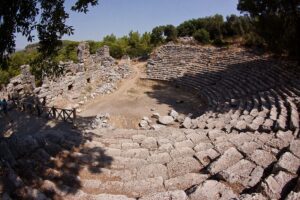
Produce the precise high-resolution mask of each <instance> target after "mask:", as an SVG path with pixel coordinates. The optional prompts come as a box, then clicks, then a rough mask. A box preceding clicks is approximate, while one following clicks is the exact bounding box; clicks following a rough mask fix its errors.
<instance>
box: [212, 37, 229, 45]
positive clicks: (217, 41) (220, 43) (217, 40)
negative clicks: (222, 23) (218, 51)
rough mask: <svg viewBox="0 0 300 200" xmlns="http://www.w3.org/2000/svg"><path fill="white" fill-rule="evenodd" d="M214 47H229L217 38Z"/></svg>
mask: <svg viewBox="0 0 300 200" xmlns="http://www.w3.org/2000/svg"><path fill="white" fill-rule="evenodd" d="M213 45H215V46H218V47H223V46H227V45H228V42H225V41H224V40H222V39H221V38H217V39H214V41H213Z"/></svg>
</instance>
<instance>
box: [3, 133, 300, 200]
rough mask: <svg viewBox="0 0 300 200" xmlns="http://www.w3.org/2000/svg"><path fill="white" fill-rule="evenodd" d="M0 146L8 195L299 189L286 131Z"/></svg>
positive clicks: (280, 192)
mask: <svg viewBox="0 0 300 200" xmlns="http://www.w3.org/2000/svg"><path fill="white" fill-rule="evenodd" d="M0 147H1V158H2V159H4V160H5V161H6V163H7V166H8V168H6V173H5V176H4V177H5V178H3V179H2V185H4V187H3V188H4V189H5V190H4V191H3V193H4V195H6V196H9V195H10V196H11V198H12V199H18V198H20V199H47V198H48V199H59V198H61V199H97V200H99V199H124V200H125V199H126V200H127V199H143V200H145V199H147V200H149V199H151V200H152V199H153V200H154V199H155V200H157V199H178V200H179V199H180V200H181V199H190V200H194V199H195V200H196V199H197V200H198V199H231V198H236V199H279V198H282V199H284V198H286V199H293V198H294V199H297V198H298V197H299V195H300V194H299V187H300V185H299V183H300V178H299V166H300V140H299V139H295V137H294V135H293V133H292V132H291V131H287V132H283V131H280V130H279V131H278V132H276V134H269V133H259V134H253V133H251V132H249V133H242V134H238V133H231V134H226V133H225V132H224V131H222V130H219V129H214V130H207V129H196V130H192V129H174V128H165V129H161V130H159V131H145V130H121V129H116V130H105V129H103V130H93V131H86V133H85V134H81V133H79V132H77V131H76V130H74V131H69V132H66V131H59V130H49V131H43V132H41V133H39V134H35V135H33V136H32V135H31V136H30V135H27V136H26V137H24V138H20V137H18V138H11V139H8V140H5V141H2V142H1V144H0ZM4 180H5V181H4ZM254 197H255V198H254Z"/></svg>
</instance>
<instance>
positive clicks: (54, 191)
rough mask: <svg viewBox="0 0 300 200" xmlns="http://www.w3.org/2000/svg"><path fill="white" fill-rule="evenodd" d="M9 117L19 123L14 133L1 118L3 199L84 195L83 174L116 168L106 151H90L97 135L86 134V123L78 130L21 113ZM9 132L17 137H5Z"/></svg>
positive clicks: (10, 135) (0, 189) (1, 187)
mask: <svg viewBox="0 0 300 200" xmlns="http://www.w3.org/2000/svg"><path fill="white" fill-rule="evenodd" d="M9 114H10V117H11V118H12V119H13V120H14V121H13V123H12V125H11V126H9V127H8V123H7V122H6V121H5V120H4V118H3V117H2V118H1V116H0V131H1V132H0V133H1V138H0V195H1V193H2V195H3V194H6V195H8V196H10V197H11V198H12V199H38V198H41V199H43V198H42V197H48V198H50V199H63V196H65V195H67V194H76V192H78V191H79V190H80V188H81V181H80V178H79V176H80V173H81V170H87V171H88V172H89V173H101V172H102V171H101V170H102V168H103V167H105V168H109V166H110V165H111V162H112V157H110V156H107V155H106V154H105V151H104V150H103V149H102V148H100V147H94V146H91V145H90V146H89V145H87V143H88V142H89V141H91V140H92V139H93V138H95V135H91V134H88V133H84V132H83V131H82V130H83V129H84V123H81V127H80V128H78V127H74V126H73V125H72V124H69V123H66V122H62V121H54V120H47V119H44V118H41V117H37V116H33V115H31V114H28V113H24V112H20V111H17V110H16V109H13V110H11V111H10V112H9ZM78 121H81V122H82V121H89V119H84V118H79V119H78ZM8 130H10V131H11V132H12V134H8V135H5V133H4V131H6V132H7V131H8ZM98 137H100V136H98ZM2 195H1V196H2Z"/></svg>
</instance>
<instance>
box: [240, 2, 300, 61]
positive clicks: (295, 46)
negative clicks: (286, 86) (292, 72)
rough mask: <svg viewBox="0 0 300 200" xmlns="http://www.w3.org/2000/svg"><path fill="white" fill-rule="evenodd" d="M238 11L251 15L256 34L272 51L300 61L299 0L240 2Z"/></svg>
mask: <svg viewBox="0 0 300 200" xmlns="http://www.w3.org/2000/svg"><path fill="white" fill-rule="evenodd" d="M238 9H239V10H240V11H242V12H244V13H248V14H250V16H251V18H252V19H253V22H254V27H255V32H256V33H257V34H258V35H259V36H261V37H262V38H263V39H264V40H265V42H266V43H267V45H268V47H269V48H270V49H271V50H273V51H275V52H277V53H288V54H290V55H291V56H296V57H297V58H298V59H299V60H300V40H299V36H300V1H299V0H272V1H270V0H239V3H238Z"/></svg>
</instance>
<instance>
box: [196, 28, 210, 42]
mask: <svg viewBox="0 0 300 200" xmlns="http://www.w3.org/2000/svg"><path fill="white" fill-rule="evenodd" d="M193 37H194V38H195V40H197V41H198V42H201V43H203V44H208V43H210V35H209V32H208V31H207V30H205V29H199V30H197V31H196V32H195V33H194V35H193Z"/></svg>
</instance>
